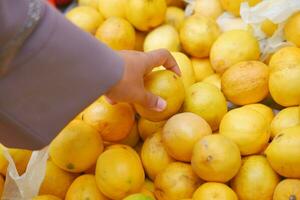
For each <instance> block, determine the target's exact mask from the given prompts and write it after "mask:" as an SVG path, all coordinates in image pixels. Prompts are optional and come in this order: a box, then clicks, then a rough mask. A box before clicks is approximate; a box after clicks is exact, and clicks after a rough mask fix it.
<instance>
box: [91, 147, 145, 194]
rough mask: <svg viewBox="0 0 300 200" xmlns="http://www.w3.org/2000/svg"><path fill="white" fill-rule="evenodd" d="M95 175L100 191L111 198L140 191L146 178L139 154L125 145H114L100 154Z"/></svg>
mask: <svg viewBox="0 0 300 200" xmlns="http://www.w3.org/2000/svg"><path fill="white" fill-rule="evenodd" d="M95 177H96V182H97V186H98V188H99V189H100V191H101V192H102V193H103V194H104V195H105V196H107V197H109V198H111V199H123V198H125V197H126V196H127V195H129V194H134V193H136V192H139V190H140V188H141V187H142V185H143V183H144V180H145V174H144V169H143V166H142V162H141V160H140V159H139V156H138V154H137V153H136V152H135V151H134V150H133V149H131V148H130V147H127V148H123V146H112V147H111V148H108V149H107V150H106V151H104V152H103V153H102V154H101V155H100V156H99V158H98V161H97V167H96V175H95Z"/></svg>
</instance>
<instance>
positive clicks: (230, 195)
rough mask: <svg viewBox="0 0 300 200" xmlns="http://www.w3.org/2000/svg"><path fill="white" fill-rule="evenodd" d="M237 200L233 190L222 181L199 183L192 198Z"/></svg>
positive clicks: (195, 199)
mask: <svg viewBox="0 0 300 200" xmlns="http://www.w3.org/2000/svg"><path fill="white" fill-rule="evenodd" d="M221 199H222V200H238V198H237V196H236V194H235V193H234V191H233V190H232V189H231V188H230V187H228V186H227V185H225V184H223V183H214V182H208V183H204V184H203V185H201V186H200V187H199V188H198V189H197V190H196V192H195V193H194V195H193V200H221Z"/></svg>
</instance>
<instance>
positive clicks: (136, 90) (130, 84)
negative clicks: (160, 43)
mask: <svg viewBox="0 0 300 200" xmlns="http://www.w3.org/2000/svg"><path fill="white" fill-rule="evenodd" d="M119 55H120V56H121V57H122V58H123V60H124V63H125V64H124V72H123V77H122V78H121V80H120V81H119V82H118V83H117V84H116V85H115V86H113V87H112V88H111V89H110V90H109V91H108V92H107V93H106V97H107V99H108V101H109V102H110V103H111V104H114V103H116V102H130V103H136V104H140V105H142V106H144V107H146V108H149V109H152V110H155V111H163V110H164V109H165V107H166V104H167V103H166V101H165V100H164V99H162V98H161V97H158V96H155V95H154V94H152V93H150V92H148V91H146V89H145V87H144V76H145V75H146V74H148V73H149V72H151V71H152V69H153V68H154V67H158V66H160V65H162V66H164V67H165V68H166V69H167V70H171V71H173V72H175V73H176V74H178V75H180V69H179V67H178V65H177V63H176V61H175V59H174V58H173V57H172V55H171V54H170V52H169V51H167V50H164V49H159V50H154V51H149V52H146V53H144V52H139V51H119Z"/></svg>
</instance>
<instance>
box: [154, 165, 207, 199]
mask: <svg viewBox="0 0 300 200" xmlns="http://www.w3.org/2000/svg"><path fill="white" fill-rule="evenodd" d="M201 183H202V181H201V180H200V178H199V177H198V176H197V175H196V174H195V172H194V171H193V169H192V167H191V165H189V164H187V163H180V162H174V163H171V164H170V165H168V166H167V167H166V168H165V169H164V170H163V171H162V172H161V173H160V174H158V176H157V177H156V179H155V182H154V186H155V192H154V193H155V197H156V198H157V199H158V200H181V199H184V198H191V197H192V195H193V193H194V192H195V190H196V189H197V188H198V187H199V185H200V184H201Z"/></svg>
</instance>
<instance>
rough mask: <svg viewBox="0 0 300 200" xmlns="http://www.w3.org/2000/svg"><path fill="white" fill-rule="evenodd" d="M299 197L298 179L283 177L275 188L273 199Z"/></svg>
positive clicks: (283, 199) (281, 199)
mask: <svg viewBox="0 0 300 200" xmlns="http://www.w3.org/2000/svg"><path fill="white" fill-rule="evenodd" d="M286 199H288V200H290V199H300V180H299V179H284V180H283V181H281V182H280V183H279V184H278V185H277V186H276V188H275V191H274V195H273V200H286Z"/></svg>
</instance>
